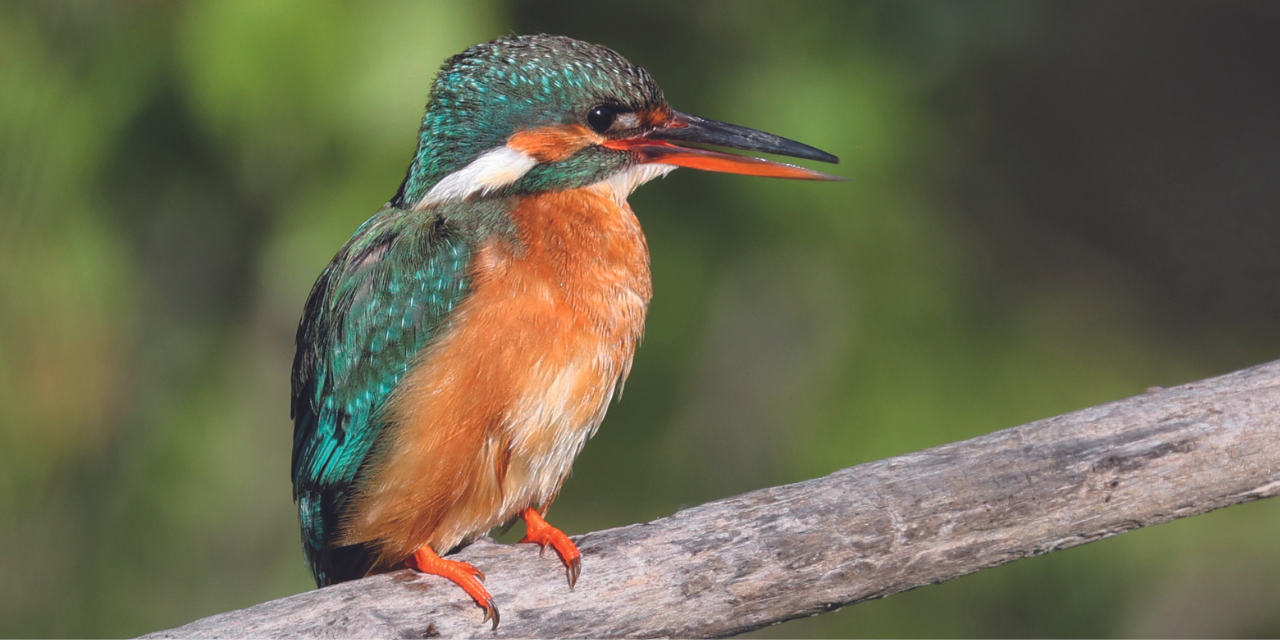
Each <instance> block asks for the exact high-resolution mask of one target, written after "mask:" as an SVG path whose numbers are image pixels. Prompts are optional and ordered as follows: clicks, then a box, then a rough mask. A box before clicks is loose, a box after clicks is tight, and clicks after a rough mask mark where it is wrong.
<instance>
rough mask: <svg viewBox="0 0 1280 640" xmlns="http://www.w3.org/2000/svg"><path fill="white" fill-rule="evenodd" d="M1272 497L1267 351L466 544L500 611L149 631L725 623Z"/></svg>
mask: <svg viewBox="0 0 1280 640" xmlns="http://www.w3.org/2000/svg"><path fill="white" fill-rule="evenodd" d="M1277 493H1280V361H1277V362H1272V363H1269V364H1265V365H1261V366H1258V367H1254V368H1251V369H1246V370H1243V371H1238V372H1235V373H1231V374H1228V375H1225V376H1221V377H1218V378H1213V379H1209V380H1203V381H1200V382H1194V383H1191V384H1187V385H1184V386H1180V387H1176V388H1171V389H1152V390H1150V391H1149V392H1148V393H1146V394H1144V395H1141V396H1137V397H1133V398H1128V399H1125V400H1120V401H1117V402H1112V403H1109V404H1104V405H1100V406H1097V407H1091V408H1089V409H1084V410H1082V411H1077V412H1074V413H1070V414H1066V415H1062V416H1058V417H1055V418H1048V419H1045V420H1040V421H1037V422H1033V423H1030V424H1026V425H1023V426H1020V427H1015V428H1012V429H1005V430H1003V431H997V432H995V433H992V434H990V435H986V436H982V437H980V438H974V439H972V440H966V441H964V442H956V443H952V444H947V445H943V446H940V447H934V448H932V449H926V450H924V451H919V452H916V453H911V454H908V455H904V456H898V457H896V458H889V459H886V460H879V461H876V462H871V463H867V464H862V465H858V466H856V467H851V468H848V469H843V470H841V471H837V472H835V473H833V474H831V475H829V476H826V477H823V478H818V479H814V480H808V481H805V482H799V483H796V484H791V485H785V486H780V487H773V488H769V489H763V490H760V491H754V492H751V493H747V494H743V495H740V496H735V497H732V498H728V499H725V500H719V501H716V502H711V503H708V504H704V505H701V506H698V507H694V508H691V509H686V510H683V511H680V512H678V513H676V514H675V515H672V516H670V517H666V518H661V519H659V520H655V521H653V522H649V523H645V524H636V525H631V526H627V527H621V528H617V529H609V530H606V531H599V532H595V533H589V534H586V535H583V536H578V537H577V538H576V542H577V544H578V546H579V547H580V548H581V550H582V553H583V561H582V578H581V579H580V580H579V581H578V584H577V588H576V589H575V590H574V591H572V592H570V591H569V589H568V587H567V585H566V583H565V577H564V570H563V568H562V567H561V565H560V561H559V559H558V558H556V557H555V555H554V553H548V554H547V556H545V557H541V558H540V557H539V556H538V550H537V547H534V546H531V545H514V546H507V545H498V544H494V543H492V542H490V541H487V540H485V541H481V542H479V543H477V544H474V545H472V546H471V547H468V548H467V549H465V550H463V551H462V552H461V553H459V554H457V555H456V556H454V558H457V559H461V560H465V561H467V562H470V563H472V564H474V565H476V566H477V567H480V568H482V569H483V570H484V571H485V572H486V574H488V576H489V580H488V582H487V583H486V586H487V587H488V588H489V590H490V592H491V593H492V594H493V596H494V598H495V600H496V602H497V604H498V607H499V609H500V610H501V612H502V624H501V625H500V626H499V627H498V629H497V631H491V630H490V627H489V625H488V624H481V622H480V619H481V615H482V614H481V610H480V609H479V608H478V607H476V606H475V604H473V603H472V602H471V601H470V600H469V599H468V598H467V597H466V596H465V595H464V594H463V593H462V591H461V590H460V589H458V588H457V587H455V586H453V585H452V584H449V583H448V582H446V581H445V580H443V579H441V578H437V577H434V576H421V575H417V574H414V573H410V572H408V571H401V572H397V573H393V574H388V575H381V576H375V577H372V578H366V579H364V580H359V581H355V582H348V583H344V584H340V585H337V586H333V587H328V588H325V589H320V590H316V591H309V592H306V593H302V594H298V595H295V596H290V597H287V598H282V599H279V600H274V601H271V602H266V603H263V604H259V605H257V606H253V607H250V608H248V609H242V610H239V611H231V612H228V613H222V614H218V615H214V616H210V617H208V618H204V619H201V620H197V621H195V622H192V623H190V624H187V625H185V626H182V627H178V628H176V629H170V630H168V631H161V632H158V633H155V634H151V635H149V636H146V637H155V638H201V637H234V636H254V637H389V638H395V637H414V638H421V637H435V636H442V637H473V636H479V637H490V638H505V637H583V636H585V637H616V636H627V637H657V636H676V637H700V636H728V635H733V634H737V633H742V632H745V631H749V630H752V629H756V628H759V627H762V626H765V625H769V624H774V623H777V622H781V621H784V620H788V619H791V618H796V617H801V616H808V615H814V614H818V613H823V612H826V611H831V610H834V609H837V608H840V607H842V606H845V605H848V604H852V603H856V602H860V601H863V600H868V599H871V598H880V597H884V596H887V595H890V594H893V593H897V592H900V591H905V590H907V589H911V588H913V587H918V586H921V585H925V584H931V583H935V582H941V581H943V580H947V579H949V578H954V577H957V576H961V575H964V574H966V573H970V572H973V571H977V570H979V569H983V568H986V567H992V566H996V565H999V564H1003V563H1006V562H1010V561H1012V560H1017V559H1019V558H1024V557H1027V556H1033V555H1038V554H1042V553H1047V552H1050V551H1054V550H1057V549H1064V548H1067V547H1073V546H1075V545H1078V544H1083V543H1086V542H1091V541H1093V540H1100V539H1102V538H1107V537H1110V536H1114V535H1118V534H1120V533H1124V532H1125V531H1129V530H1131V529H1137V528H1139V527H1145V526H1150V525H1153V524H1160V523H1162V522H1168V521H1170V520H1174V519H1177V518H1184V517H1187V516H1193V515H1197V514H1200V513H1204V512H1206V511H1211V510H1213V509H1218V508H1221V507H1225V506H1229V505H1232V504H1237V503H1241V502H1247V501H1250V500H1257V499H1259V498H1266V497H1270V496H1273V495H1276V494H1277Z"/></svg>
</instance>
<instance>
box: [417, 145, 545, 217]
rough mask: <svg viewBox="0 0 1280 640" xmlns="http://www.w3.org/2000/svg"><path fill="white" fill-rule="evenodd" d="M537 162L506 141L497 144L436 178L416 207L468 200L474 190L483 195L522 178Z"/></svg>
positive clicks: (423, 207)
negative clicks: (508, 144) (461, 166)
mask: <svg viewBox="0 0 1280 640" xmlns="http://www.w3.org/2000/svg"><path fill="white" fill-rule="evenodd" d="M537 164H538V161H537V159H535V158H534V157H533V156H531V155H529V154H527V153H524V152H523V151H517V150H515V149H512V148H511V147H508V146H506V145H502V146H501V147H494V148H493V149H490V150H488V151H486V152H484V153H482V154H480V157H478V158H476V159H475V160H472V161H471V163H470V164H468V165H467V166H465V167H463V168H461V169H458V170H457V171H454V172H453V173H451V174H449V175H447V176H445V177H444V179H442V180H440V182H437V183H436V186H434V187H431V190H430V191H428V192H427V195H425V196H423V197H422V199H421V200H419V201H418V203H417V204H415V205H414V207H413V208H414V209H425V208H427V207H430V206H431V205H435V204H440V203H441V202H448V201H451V200H465V199H467V198H468V197H470V196H471V195H472V194H474V193H479V194H480V195H484V194H486V193H489V192H490V191H493V190H495V189H499V188H501V187H505V186H507V185H509V184H511V183H512V182H515V181H516V180H519V179H520V178H522V177H523V176H524V174H526V173H529V170H530V169H532V168H533V167H534V166H536V165H537Z"/></svg>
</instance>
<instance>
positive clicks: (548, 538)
mask: <svg viewBox="0 0 1280 640" xmlns="http://www.w3.org/2000/svg"><path fill="white" fill-rule="evenodd" d="M520 515H521V517H522V518H524V524H525V534H524V537H523V538H521V539H520V542H529V543H533V544H536V545H538V546H539V547H541V550H540V551H539V552H538V556H539V557H541V556H542V555H543V554H545V553H546V551H547V547H548V546H550V547H551V548H553V549H555V550H556V553H557V554H558V555H559V556H560V560H561V561H563V562H564V568H565V576H566V577H567V578H568V579H569V590H570V591H572V590H573V586H574V585H575V584H577V583H578V576H580V575H582V553H581V552H579V551H578V547H577V545H575V544H573V541H572V540H570V539H569V536H567V535H565V534H564V532H563V531H561V530H559V529H557V528H555V527H553V526H551V525H549V524H547V521H546V520H543V519H542V516H541V515H540V514H539V513H538V512H537V511H534V510H533V509H525V510H524V512H523V513H521V514H520Z"/></svg>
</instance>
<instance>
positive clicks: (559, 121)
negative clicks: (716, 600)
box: [292, 35, 839, 627]
mask: <svg viewBox="0 0 1280 640" xmlns="http://www.w3.org/2000/svg"><path fill="white" fill-rule="evenodd" d="M673 143H703V144H711V145H721V146H727V147H734V148H738V149H747V150H755V151H765V152H769V153H777V154H783V155H789V156H795V157H799V158H807V159H811V160H818V161H822V162H833V163H834V162H838V161H839V160H838V158H836V157H835V156H833V155H831V154H828V153H825V152H823V151H819V150H818V149H815V148H813V147H809V146H807V145H803V144H800V143H798V142H795V141H792V140H788V139H786V138H780V137H778V136H774V135H771V134H767V133H763V132H760V131H755V130H753V129H747V128H745V127H738V126H735V125H730V124H724V123H721V122H716V121H714V120H705V119H702V118H698V117H695V116H691V115H687V114H683V113H680V112H678V111H674V110H672V109H671V107H670V106H668V105H667V101H666V100H665V99H664V98H663V94H662V90H661V89H659V88H658V85H657V84H656V83H655V82H654V80H653V78H651V77H650V76H649V74H648V73H647V72H645V70H644V69H642V68H640V67H638V66H636V65H633V64H631V63H630V62H628V61H626V60H625V59H623V58H622V56H620V55H618V54H617V53H614V52H613V51H611V50H609V49H606V48H604V47H601V46H597V45H592V44H587V43H584V42H579V41H577V40H572V39H569V38H564V37H558V36H545V35H544V36H518V37H506V38H500V39H498V40H494V41H492V42H487V43H484V44H479V45H476V46H474V47H471V48H469V49H467V50H466V51H464V52H462V53H461V54H459V55H456V56H454V57H453V58H450V59H449V60H448V61H446V62H445V64H444V67H443V68H442V69H441V70H440V73H439V75H438V76H437V78H436V80H435V83H434V84H433V85H432V88H431V94H430V99H429V102H428V103H427V109H426V115H425V117H424V118H423V121H422V128H421V131H420V133H419V136H418V147H417V152H416V153H415V154H414V158H413V162H412V163H411V164H410V166H409V170H408V174H407V175H406V176H405V179H404V183H403V184H402V185H401V186H400V190H399V192H398V193H396V195H395V197H394V198H392V199H391V201H390V202H389V203H387V205H386V206H385V207H383V208H382V210H380V211H378V212H377V213H375V214H374V215H373V217H371V218H369V219H368V220H367V221H366V222H365V223H364V224H363V225H361V226H360V228H359V229H358V230H357V231H356V232H355V235H354V236H352V238H351V239H350V240H349V241H348V242H347V243H346V245H345V246H343V247H342V249H341V250H340V251H338V254H337V255H336V256H335V257H334V258H333V261H332V262H330V263H329V265H328V267H326V268H325V270H324V272H323V273H322V274H321V275H320V278H319V279H318V280H317V281H316V283H315V286H314V288H313V289H312V290H311V295H310V297H309V298H308V300H307V303H306V309H305V311H304V313H303V316H302V320H301V322H300V323H299V326H298V337H297V355H296V357H295V359H294V363H293V402H292V416H293V419H294V435H293V463H292V476H293V490H294V499H295V500H296V501H297V503H298V514H299V518H300V520H301V525H302V542H303V546H304V549H305V553H306V559H307V564H308V565H309V567H310V568H311V571H312V573H313V574H314V575H315V579H316V583H317V584H318V585H320V586H324V585H328V584H333V583H337V582H342V581H344V580H351V579H355V578H359V577H362V576H365V575H369V574H371V573H378V572H384V571H389V570H392V569H395V568H398V567H401V566H405V565H407V566H409V567H412V568H414V569H417V570H419V571H422V572H424V573H430V574H435V575H439V576H443V577H445V578H448V579H449V580H452V581H453V582H455V583H457V584H458V585H459V586H461V587H462V588H463V589H464V590H465V591H466V592H467V593H468V594H469V595H470V596H471V597H472V598H474V599H475V600H476V602H477V603H478V604H479V605H480V606H481V607H483V608H484V610H485V619H486V620H489V619H492V621H493V625H494V626H495V627H496V626H497V624H498V610H497V607H496V606H495V605H494V602H493V598H492V597H491V596H490V595H489V593H488V591H486V590H485V588H484V586H483V585H482V584H481V580H483V579H484V574H482V573H481V572H480V571H479V570H477V569H475V568H474V567H472V566H471V565H469V564H466V563H464V562H459V561H454V560H446V559H444V558H442V557H441V556H443V555H445V554H447V553H449V552H450V551H452V550H454V549H457V548H459V547H461V546H463V545H466V544H467V543H469V542H471V541H472V540H473V539H475V538H476V537H477V536H480V535H483V534H485V533H486V532H488V531H489V530H490V529H492V528H493V527H496V526H499V525H503V524H505V523H511V522H514V520H515V519H516V518H521V519H523V520H524V522H525V527H526V534H525V537H524V539H523V540H521V542H532V543H536V544H539V545H541V546H542V547H543V549H545V548H546V547H547V546H548V545H550V546H551V547H553V548H554V549H555V551H556V552H557V553H558V554H559V556H560V558H561V559H562V560H563V562H564V564H565V566H566V567H567V573H568V578H569V586H570V588H572V587H573V584H574V582H575V581H576V579H577V577H578V574H579V567H580V557H581V556H580V554H579V552H578V549H577V548H576V547H575V546H574V544H573V542H572V541H571V540H570V539H569V538H568V537H567V536H566V535H565V534H564V533H562V532H561V531H560V530H558V529H556V528H555V527H552V526H551V525H549V524H547V522H546V521H545V520H544V519H543V517H544V516H545V515H546V513H547V509H548V508H549V507H550V506H551V503H552V502H553V501H554V500H555V498H556V495H557V494H558V493H559V492H560V486H561V485H562V484H563V483H564V481H565V478H566V477H567V476H568V475H569V469H570V466H571V465H572V464H573V460H574V458H575V457H577V455H578V452H579V451H581V450H582V447H583V445H584V444H585V443H586V441H587V439H588V438H590V437H591V436H592V435H593V434H594V433H595V431H596V428H597V427H599V426H600V421H601V419H603V418H604V414H605V410H606V409H607V408H608V405H609V402H610V400H611V399H612V397H613V395H614V393H615V391H618V390H620V389H621V386H622V383H623V381H624V380H625V379H626V377H627V373H628V371H629V370H630V368H631V357H632V354H633V353H634V352H635V349H636V345H637V343H638V342H639V341H640V336H641V333H642V331H643V328H644V319H645V311H646V308H647V307H648V303H649V298H650V292H651V284H650V278H649V251H648V246H647V244H646V242H645V238H644V235H643V234H642V233H641V230H640V223H639V222H638V221H637V220H636V217H635V214H633V213H632V211H631V208H630V207H629V206H628V205H627V202H626V199H627V196H628V195H629V194H630V193H631V192H632V190H633V189H635V188H636V187H637V186H639V185H640V184H643V183H644V182H647V181H649V180H652V179H653V178H656V177H659V176H662V175H665V174H666V173H668V172H670V171H671V170H673V169H675V168H676V167H691V168H695V169H705V170H709V171H723V172H728V173H741V174H747V175H756V176H774V177H781V178H798V179H807V180H827V179H837V178H834V177H833V176H828V175H826V174H823V173H819V172H816V171H811V170H809V169H803V168H800V167H796V166H792V165H788V164H782V163H776V162H770V161H767V160H761V159H757V158H749V157H745V156H738V155H731V154H726V153H720V152H717V151H711V150H706V149H701V148H695V147H687V146H680V145H678V144H673Z"/></svg>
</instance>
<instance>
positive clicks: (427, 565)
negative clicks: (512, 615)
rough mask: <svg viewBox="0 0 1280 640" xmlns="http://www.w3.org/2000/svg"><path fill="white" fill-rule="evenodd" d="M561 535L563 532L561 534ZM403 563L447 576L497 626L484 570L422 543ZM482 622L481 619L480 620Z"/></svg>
mask: <svg viewBox="0 0 1280 640" xmlns="http://www.w3.org/2000/svg"><path fill="white" fill-rule="evenodd" d="M561 535H563V534H561ZM404 563H405V565H406V566H408V567H409V568H410V569H417V570H418V571H421V572H423V573H429V574H432V575H436V576H440V577H442V578H448V579H449V580H451V581H453V583H454V584H456V585H458V586H459V587H462V590H463V591H466V592H467V595H469V596H471V598H472V599H474V600H475V601H476V604H478V605H480V608H482V609H484V619H485V620H489V619H490V618H492V619H493V628H494V629H497V628H498V607H497V606H496V605H494V604H493V596H491V595H489V591H488V590H487V589H485V588H484V585H482V584H480V582H481V581H482V580H484V572H483V571H481V570H479V569H477V568H475V567H473V566H471V565H469V564H467V563H465V562H461V561H459V560H445V559H444V558H441V557H440V556H439V555H438V554H436V552H435V550H434V549H432V548H431V547H429V546H426V545H423V546H422V548H421V549H418V550H417V551H414V552H413V555H411V556H409V559H408V560H405V561H404ZM482 622H483V621H482Z"/></svg>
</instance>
